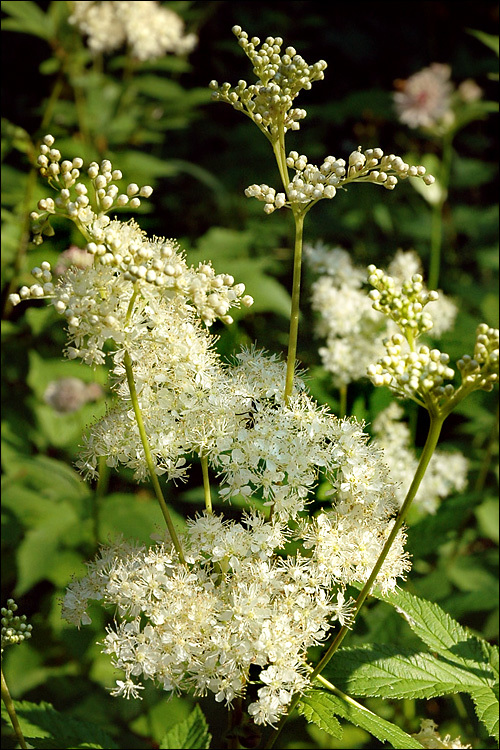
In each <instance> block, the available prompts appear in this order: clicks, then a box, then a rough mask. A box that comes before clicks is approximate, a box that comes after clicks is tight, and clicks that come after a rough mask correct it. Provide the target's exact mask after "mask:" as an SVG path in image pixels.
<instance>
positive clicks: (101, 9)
mask: <svg viewBox="0 0 500 750" xmlns="http://www.w3.org/2000/svg"><path fill="white" fill-rule="evenodd" d="M71 6H72V7H71V15H70V17H69V22H70V23H72V24H74V25H75V26H76V27H77V28H78V30H79V31H80V32H81V33H82V34H84V35H85V36H86V37H87V43H88V46H89V47H90V49H91V50H92V52H94V53H102V52H114V51H115V50H117V49H119V48H120V47H122V46H123V45H124V44H127V45H128V48H129V50H130V53H131V54H132V56H133V57H135V58H137V59H138V60H141V61H144V60H156V59H158V58H160V57H163V56H164V55H166V54H167V53H169V52H171V53H173V54H174V55H185V54H187V53H189V52H191V50H192V49H193V48H194V46H195V45H196V43H197V38H196V36H195V35H194V34H187V35H185V34H184V22H183V20H182V19H181V18H180V17H179V16H178V15H177V13H174V11H173V10H171V9H170V8H167V7H165V6H164V5H162V4H161V3H158V2H156V1H155V0H141V1H140V2H138V1H137V0H109V1H107V2H92V1H91V2H89V1H88V0H76V1H75V2H72V3H71Z"/></svg>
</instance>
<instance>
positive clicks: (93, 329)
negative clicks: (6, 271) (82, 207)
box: [9, 216, 253, 363]
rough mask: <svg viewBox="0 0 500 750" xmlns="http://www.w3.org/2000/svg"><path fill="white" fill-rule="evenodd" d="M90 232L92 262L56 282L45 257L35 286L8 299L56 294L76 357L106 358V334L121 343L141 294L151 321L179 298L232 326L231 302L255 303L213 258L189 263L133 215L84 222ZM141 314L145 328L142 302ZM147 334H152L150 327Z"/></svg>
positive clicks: (201, 313)
mask: <svg viewBox="0 0 500 750" xmlns="http://www.w3.org/2000/svg"><path fill="white" fill-rule="evenodd" d="M87 234H88V235H89V236H90V237H92V238H93V239H92V241H91V242H89V243H88V245H87V252H88V253H90V255H91V256H94V263H93V265H91V266H86V267H83V268H77V267H72V268H71V269H70V270H68V271H67V272H66V273H65V274H63V275H62V276H61V277H60V278H59V279H58V280H57V282H56V283H54V282H53V275H52V269H51V266H50V263H48V262H47V261H44V262H43V263H42V264H41V266H40V267H39V268H38V267H37V268H35V269H33V271H32V275H33V276H34V278H35V280H36V281H35V284H33V285H31V286H23V287H21V288H20V289H19V292H18V293H17V294H11V295H10V298H9V299H10V301H11V303H12V304H13V305H16V304H19V302H21V300H28V299H41V298H49V299H51V301H52V304H53V306H54V307H55V309H56V311H57V312H58V313H59V314H60V315H64V316H65V318H66V321H67V323H68V332H69V336H70V340H71V341H72V343H74V344H75V345H74V346H71V347H70V348H69V349H68V356H70V358H72V359H73V358H75V357H82V358H83V359H84V360H85V361H86V362H88V363H101V362H103V361H104V354H103V345H104V342H105V341H106V340H108V339H113V340H114V341H115V342H116V344H118V345H123V341H124V335H125V334H124V332H125V330H127V329H129V330H132V329H133V318H131V317H130V312H128V310H129V303H130V301H131V299H132V296H133V295H135V294H136V293H137V292H141V294H142V296H143V298H144V299H147V300H148V301H149V311H148V314H149V316H150V318H151V320H152V319H153V317H156V316H157V315H159V314H160V313H159V310H158V306H161V300H164V301H167V302H173V301H174V300H177V304H183V305H189V306H191V307H194V309H195V310H196V312H197V314H198V316H199V317H200V318H201V320H202V321H203V322H204V323H205V325H206V326H211V325H212V324H213V323H214V322H215V320H217V319H219V320H221V321H222V322H223V323H225V324H230V323H232V321H233V319H232V317H231V315H229V311H230V309H231V308H232V307H236V306H240V305H243V306H244V307H250V306H251V305H252V304H253V299H252V297H250V295H248V294H245V285H244V284H242V283H235V279H234V278H233V276H231V275H230V274H224V273H222V274H216V273H215V270H214V268H213V267H212V265H211V264H210V263H209V262H206V263H200V264H199V265H198V267H197V268H193V267H189V266H188V265H187V263H186V260H185V258H184V255H183V254H182V253H181V252H180V250H179V246H178V244H177V243H176V242H174V241H173V240H167V239H163V238H153V239H149V238H148V237H147V235H146V234H145V232H143V231H142V230H141V229H140V227H139V226H138V225H137V224H136V223H135V222H133V221H129V222H127V223H124V222H121V221H117V220H115V221H111V220H110V219H109V217H108V216H101V217H100V218H98V219H96V220H95V221H94V222H93V223H92V224H89V225H88V226H87ZM136 314H137V316H138V318H139V319H140V320H141V322H140V324H139V321H136V323H137V325H138V326H139V327H140V328H141V330H142V329H144V320H145V317H144V315H143V313H142V312H141V306H140V305H139V306H138V308H137V313H136ZM162 314H165V311H163V312H162ZM151 325H152V323H151ZM143 332H144V333H147V335H151V331H150V330H149V331H145V330H143ZM135 338H137V334H136V336H135Z"/></svg>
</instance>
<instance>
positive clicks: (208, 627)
mask: <svg viewBox="0 0 500 750" xmlns="http://www.w3.org/2000/svg"><path fill="white" fill-rule="evenodd" d="M345 521H346V523H347V527H348V528H347V529H344V528H343V525H342V522H341V520H340V519H338V518H335V517H334V516H333V515H330V516H327V515H322V516H320V517H319V518H318V520H315V521H311V522H309V524H308V523H307V522H305V521H304V522H303V528H302V529H301V531H300V532H296V536H297V537H299V534H300V533H304V535H305V536H306V537H307V541H306V543H305V548H306V549H310V548H312V549H313V554H312V555H311V554H309V555H308V556H307V557H306V556H302V555H301V554H300V553H297V555H296V556H295V557H285V558H283V557H281V556H280V555H279V554H276V553H277V552H280V551H281V552H282V548H283V545H284V543H285V541H286V540H287V539H288V538H289V537H290V532H289V531H288V530H287V529H286V527H285V526H283V525H280V524H279V523H276V522H273V523H269V522H268V521H266V520H265V519H264V518H263V517H262V516H260V515H258V514H255V513H254V514H248V515H247V516H246V517H245V518H244V520H243V522H242V523H238V522H235V521H224V520H222V518H220V517H218V516H215V515H211V514H204V515H202V516H201V517H198V518H196V519H194V520H191V521H189V522H188V527H187V531H186V533H185V534H184V538H183V546H184V548H185V550H186V560H187V563H188V565H187V566H185V565H181V564H180V563H179V562H178V560H177V556H176V554H175V552H174V550H173V549H170V548H169V546H167V545H165V544H157V545H155V546H153V547H151V548H149V549H146V548H145V547H142V546H133V545H129V544H127V543H125V542H118V543H116V544H114V545H111V546H109V547H106V548H103V549H102V550H101V553H100V556H98V557H97V559H96V560H95V561H94V562H92V563H90V564H89V565H88V574H87V576H86V577H85V578H83V579H81V580H79V581H75V582H74V583H72V584H71V585H70V586H69V588H68V590H67V593H66V596H65V599H64V603H63V615H64V617H65V618H66V619H68V620H69V621H70V622H72V623H74V624H76V625H78V626H80V625H81V624H87V623H89V622H90V617H89V615H88V613H87V607H88V602H89V600H92V599H97V600H99V601H101V602H103V603H104V604H105V605H112V606H114V607H116V609H117V613H118V618H119V622H118V623H116V624H115V625H113V626H110V627H108V633H107V636H106V638H105V639H104V644H103V651H104V652H105V653H107V654H110V655H111V656H112V659H113V663H114V665H115V666H116V667H118V668H119V669H121V670H123V671H124V673H125V679H124V680H118V681H117V687H116V688H115V690H114V691H113V694H114V695H123V696H125V697H138V696H139V691H140V690H141V689H142V685H141V684H140V683H139V682H138V680H141V679H150V680H153V681H154V682H155V683H156V684H158V685H160V686H161V687H162V688H163V689H164V690H166V691H168V692H173V691H192V692H194V694H195V695H205V694H206V693H207V692H211V693H213V694H214V695H215V699H216V700H217V701H225V702H226V703H231V702H232V701H233V700H234V698H236V697H238V696H244V695H246V691H247V688H248V686H249V684H250V682H254V681H255V679H256V678H258V680H259V682H260V683H262V686H261V687H259V688H258V690H257V695H256V700H255V701H254V702H252V703H250V704H249V706H248V712H249V714H250V716H252V718H253V720H254V721H255V723H257V724H275V723H276V721H278V720H279V718H280V717H281V716H282V715H283V714H285V713H286V712H287V708H288V705H289V704H290V701H291V699H292V696H293V695H294V694H296V693H297V692H299V693H301V692H304V690H305V689H306V687H307V686H308V679H307V674H308V670H307V658H306V657H307V649H308V648H309V647H310V646H313V645H317V644H320V643H323V642H324V641H325V640H326V638H327V635H328V633H329V631H330V630H331V627H332V624H333V623H334V622H335V621H338V622H339V623H341V624H344V623H347V624H348V623H349V621H350V612H351V602H350V601H346V600H345V596H344V583H343V580H344V578H346V579H348V578H349V576H351V577H353V576H355V575H356V574H357V575H358V577H359V576H366V574H367V573H368V572H369V569H370V565H371V566H373V558H374V556H375V555H376V553H377V550H378V551H380V548H381V544H382V543H383V539H378V538H377V532H378V533H379V534H380V528H379V529H377V531H375V530H373V529H372V530H371V531H370V524H368V523H367V525H366V528H365V530H364V532H363V533H364V536H363V534H362V535H361V537H360V531H359V528H358V529H355V526H356V524H353V523H350V521H349V517H346V518H345ZM308 526H309V528H308ZM383 536H384V534H382V537H383ZM403 540H404V537H403V536H402V535H401V536H400V538H399V539H398V541H399V543H396V548H397V550H398V551H397V553H395V554H394V556H393V558H391V559H389V560H387V561H386V563H385V564H384V567H383V570H382V571H381V575H380V581H383V582H385V584H386V587H387V586H392V587H394V585H395V581H394V580H392V582H391V579H392V578H393V575H394V572H396V571H397V574H404V571H405V570H406V569H407V568H408V561H407V558H406V557H405V555H404V553H403V552H402V541H403ZM396 558H397V559H396Z"/></svg>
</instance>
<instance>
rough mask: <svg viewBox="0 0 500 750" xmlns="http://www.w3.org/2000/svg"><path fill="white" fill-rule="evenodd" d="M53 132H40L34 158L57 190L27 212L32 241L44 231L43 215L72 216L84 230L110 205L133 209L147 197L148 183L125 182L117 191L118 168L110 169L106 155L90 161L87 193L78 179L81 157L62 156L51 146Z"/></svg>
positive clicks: (42, 174)
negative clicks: (101, 159) (141, 185)
mask: <svg viewBox="0 0 500 750" xmlns="http://www.w3.org/2000/svg"><path fill="white" fill-rule="evenodd" d="M54 140H55V139H54V136H52V135H46V136H44V138H43V140H42V143H41V145H40V154H39V156H38V159H37V164H38V167H39V172H40V174H41V176H42V177H45V178H46V179H47V181H48V183H49V185H50V186H51V187H52V188H54V189H55V190H57V192H58V196H57V198H55V199H54V198H51V197H48V198H42V199H41V200H40V201H38V209H39V212H41V213H39V212H37V211H33V212H32V213H31V219H32V222H33V224H32V229H33V234H34V240H33V241H34V242H35V244H41V243H42V241H43V237H42V234H43V233H45V232H46V227H47V215H53V214H58V215H60V216H64V217H66V218H69V219H71V220H73V221H74V222H75V223H77V225H78V226H79V227H80V228H81V229H82V230H83V231H84V233H85V228H86V227H87V226H89V225H91V224H92V223H94V222H95V221H96V220H97V219H98V218H100V217H103V216H104V215H105V214H107V213H109V211H111V210H112V209H116V208H123V207H125V206H127V207H128V208H132V209H136V208H139V206H140V205H141V200H140V199H141V198H149V197H150V196H151V194H152V192H153V188H152V187H150V186H149V185H144V186H143V187H139V186H138V185H136V184H135V183H130V184H129V185H127V187H126V190H125V192H122V193H120V190H119V188H118V186H117V185H116V182H117V181H120V180H122V177H123V175H122V173H121V171H120V170H119V169H113V165H112V163H111V162H110V161H109V159H104V160H103V161H102V162H101V163H100V164H98V163H97V162H92V163H91V164H90V165H89V167H88V169H87V175H88V178H89V182H90V187H91V194H90V197H89V190H88V187H87V185H86V184H85V182H83V181H80V176H81V169H82V167H83V159H81V158H80V157H75V158H74V159H72V160H71V161H69V160H68V159H64V160H62V161H61V159H62V156H61V152H60V151H59V149H57V148H54Z"/></svg>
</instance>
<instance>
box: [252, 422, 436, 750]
mask: <svg viewBox="0 0 500 750" xmlns="http://www.w3.org/2000/svg"><path fill="white" fill-rule="evenodd" d="M444 419H445V417H442V416H437V415H433V414H431V415H430V425H429V432H428V434H427V440H426V441H425V445H424V448H423V450H422V455H421V456H420V461H419V463H418V466H417V470H416V472H415V476H414V477H413V481H412V483H411V485H410V488H409V490H408V492H407V494H406V497H405V500H404V502H403V505H402V506H401V508H400V510H399V512H398V514H397V515H396V518H395V520H394V525H393V527H392V529H391V532H390V534H389V536H388V537H387V540H386V542H385V544H384V546H383V548H382V552H381V553H380V555H379V557H378V559H377V562H376V563H375V565H374V567H373V570H372V572H371V573H370V576H369V578H368V580H367V581H366V583H365V584H364V586H363V588H362V589H361V591H360V593H359V595H358V598H357V599H356V602H355V606H354V611H353V615H352V618H351V621H350V625H349V627H348V626H347V625H343V626H342V627H341V628H340V630H339V631H338V633H337V635H336V636H335V638H334V639H333V641H332V643H331V644H330V646H329V647H328V649H327V651H326V653H325V654H324V656H323V657H322V658H321V659H320V661H319V662H318V664H317V665H316V667H315V668H314V669H313V671H312V672H311V682H312V681H313V680H314V679H316V678H317V677H318V676H319V675H320V674H321V672H322V671H323V669H324V668H325V667H326V666H327V664H328V663H329V661H330V659H331V658H332V656H333V655H334V653H335V652H336V651H337V649H338V648H339V646H340V644H341V643H342V641H343V640H344V638H345V636H346V635H347V633H348V631H349V630H350V629H351V628H352V626H353V624H354V621H355V620H356V617H357V616H358V614H359V611H360V609H361V607H362V606H363V604H364V602H365V600H366V598H367V596H368V594H369V593H370V591H371V588H372V586H373V584H374V583H375V579H376V578H377V575H378V573H379V571H380V569H381V567H382V565H383V564H384V561H385V559H386V557H387V555H388V553H389V550H390V548H391V547H392V544H393V542H394V540H395V538H396V536H397V534H398V532H399V530H400V529H401V526H402V525H403V523H404V520H405V518H406V516H407V514H408V511H409V509H410V506H411V504H412V502H413V500H414V498H415V495H416V494H417V491H418V488H419V486H420V483H421V481H422V479H423V476H424V474H425V471H426V469H427V466H428V465H429V461H430V460H431V458H432V455H433V453H434V450H435V448H436V445H437V443H438V440H439V436H440V434H441V428H442V426H443V422H444ZM299 700H300V694H297V695H295V696H294V697H293V698H292V701H291V703H290V706H289V709H288V714H287V716H283V717H282V719H281V720H280V723H279V725H278V727H277V729H276V730H275V731H274V734H272V735H271V736H270V738H269V740H268V742H267V744H266V745H265V747H266V748H271V747H273V746H274V743H275V742H276V740H277V738H278V736H279V734H280V732H281V730H282V728H283V726H284V724H285V722H286V720H287V718H288V716H290V714H291V713H292V711H293V709H294V708H295V707H296V705H297V703H298V702H299Z"/></svg>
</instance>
